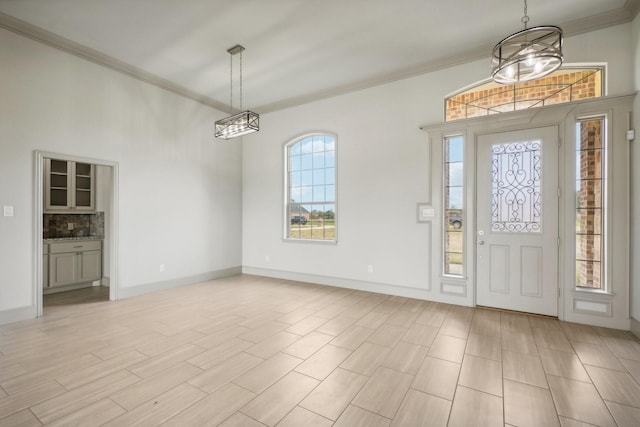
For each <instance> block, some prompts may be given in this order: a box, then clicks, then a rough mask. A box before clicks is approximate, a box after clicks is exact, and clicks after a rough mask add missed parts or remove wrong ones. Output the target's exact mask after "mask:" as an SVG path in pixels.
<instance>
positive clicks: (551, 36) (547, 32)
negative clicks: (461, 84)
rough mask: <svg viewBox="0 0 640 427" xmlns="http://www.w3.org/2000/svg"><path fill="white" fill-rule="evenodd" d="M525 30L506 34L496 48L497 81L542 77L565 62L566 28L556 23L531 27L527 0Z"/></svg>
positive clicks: (495, 73) (521, 80)
mask: <svg viewBox="0 0 640 427" xmlns="http://www.w3.org/2000/svg"><path fill="white" fill-rule="evenodd" d="M521 21H522V23H523V24H524V30H522V31H518V32H517V33H514V34H511V35H510V36H509V37H506V38H504V39H503V40H502V41H500V42H499V43H498V44H496V45H495V47H494V48H493V58H492V72H491V78H492V79H493V81H495V82H496V83H501V84H507V85H508V84H514V83H521V82H527V81H529V80H535V79H539V78H541V77H544V76H546V75H547V74H550V73H552V72H554V71H555V70H557V69H558V68H560V65H562V61H563V59H564V58H563V56H562V29H561V28H560V27H556V26H554V25H542V26H538V27H531V28H527V24H528V23H529V16H527V0H524V16H523V17H522V19H521Z"/></svg>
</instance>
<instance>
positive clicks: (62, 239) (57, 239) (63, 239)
mask: <svg viewBox="0 0 640 427" xmlns="http://www.w3.org/2000/svg"><path fill="white" fill-rule="evenodd" d="M79 240H104V237H103V236H79V237H54V238H50V239H42V241H43V242H45V243H54V242H75V241H79Z"/></svg>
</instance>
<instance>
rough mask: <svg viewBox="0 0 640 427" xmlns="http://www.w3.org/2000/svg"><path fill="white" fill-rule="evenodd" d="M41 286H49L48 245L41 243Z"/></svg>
mask: <svg viewBox="0 0 640 427" xmlns="http://www.w3.org/2000/svg"><path fill="white" fill-rule="evenodd" d="M42 287H43V288H48V287H49V245H48V244H47V243H45V244H43V245H42Z"/></svg>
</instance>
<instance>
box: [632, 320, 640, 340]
mask: <svg viewBox="0 0 640 427" xmlns="http://www.w3.org/2000/svg"><path fill="white" fill-rule="evenodd" d="M631 333H632V334H633V335H635V336H636V338H638V339H640V320H636V319H634V318H633V317H632V318H631Z"/></svg>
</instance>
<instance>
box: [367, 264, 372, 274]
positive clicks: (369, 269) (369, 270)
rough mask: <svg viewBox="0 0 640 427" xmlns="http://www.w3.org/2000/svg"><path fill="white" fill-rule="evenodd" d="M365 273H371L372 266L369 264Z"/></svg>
mask: <svg viewBox="0 0 640 427" xmlns="http://www.w3.org/2000/svg"><path fill="white" fill-rule="evenodd" d="M367 272H369V273H373V265H371V264H369V265H367Z"/></svg>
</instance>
